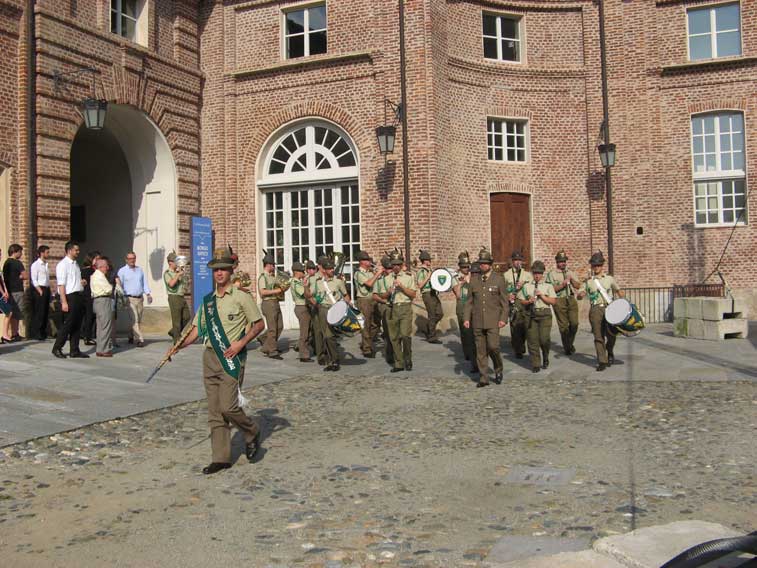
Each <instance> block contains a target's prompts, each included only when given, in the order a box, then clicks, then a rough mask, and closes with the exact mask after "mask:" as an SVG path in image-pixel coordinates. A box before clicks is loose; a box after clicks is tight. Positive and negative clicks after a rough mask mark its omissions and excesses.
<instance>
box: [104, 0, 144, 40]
mask: <svg viewBox="0 0 757 568" xmlns="http://www.w3.org/2000/svg"><path fill="white" fill-rule="evenodd" d="M140 4H141V2H140V0H110V31H111V32H113V33H114V34H118V35H120V36H122V37H125V38H126V39H128V40H130V41H134V42H136V41H137V38H138V31H139V30H138V25H137V24H138V22H139V16H140V12H141V11H142V10H141V8H142V7H141V5H140Z"/></svg>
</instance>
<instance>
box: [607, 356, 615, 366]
mask: <svg viewBox="0 0 757 568" xmlns="http://www.w3.org/2000/svg"><path fill="white" fill-rule="evenodd" d="M614 362H615V355H613V354H612V353H608V354H607V366H608V367H612V364H613V363H614Z"/></svg>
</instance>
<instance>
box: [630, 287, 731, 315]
mask: <svg viewBox="0 0 757 568" xmlns="http://www.w3.org/2000/svg"><path fill="white" fill-rule="evenodd" d="M623 291H624V292H625V294H626V299H627V300H628V301H629V302H631V303H632V304H634V305H635V306H636V309H637V310H639V312H641V315H642V316H643V317H644V321H645V322H646V323H662V322H668V321H673V300H674V299H675V298H691V297H694V296H710V297H722V296H723V295H724V289H723V285H722V284H687V285H682V286H672V287H654V288H624V289H623Z"/></svg>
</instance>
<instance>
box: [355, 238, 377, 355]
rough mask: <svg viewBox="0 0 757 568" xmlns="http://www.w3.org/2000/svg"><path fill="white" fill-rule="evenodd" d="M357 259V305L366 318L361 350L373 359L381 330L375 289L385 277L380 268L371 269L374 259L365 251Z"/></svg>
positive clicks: (362, 332) (362, 331)
mask: <svg viewBox="0 0 757 568" xmlns="http://www.w3.org/2000/svg"><path fill="white" fill-rule="evenodd" d="M357 259H358V262H359V264H360V266H359V268H358V270H357V271H356V272H355V274H354V276H353V277H352V280H353V282H354V283H355V303H356V304H357V309H358V310H360V312H361V313H362V314H363V318H364V322H363V329H362V330H361V332H360V333H361V335H362V341H361V342H360V350H361V351H362V352H363V355H364V356H365V357H368V358H371V359H372V358H374V357H375V356H376V352H375V350H374V348H373V342H374V340H375V338H376V334H377V333H378V329H379V323H378V311H377V310H376V303H375V302H374V300H373V287H374V286H375V285H376V281H377V280H378V279H379V278H381V277H382V276H383V274H384V269H383V268H382V267H380V266H379V267H378V268H377V269H376V270H375V271H374V270H373V269H372V268H371V264H373V259H372V258H371V256H370V255H369V254H368V253H367V252H365V251H364V250H361V251H360V253H358V256H357Z"/></svg>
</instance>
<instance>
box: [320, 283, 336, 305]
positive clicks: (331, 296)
mask: <svg viewBox="0 0 757 568" xmlns="http://www.w3.org/2000/svg"><path fill="white" fill-rule="evenodd" d="M321 282H322V283H323V288H324V291H325V292H326V295H327V296H328V297H329V301H330V302H331V305H332V306H333V305H334V304H336V301H335V300H334V294H332V293H331V288H329V283H328V282H326V281H325V280H323V279H321Z"/></svg>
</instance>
